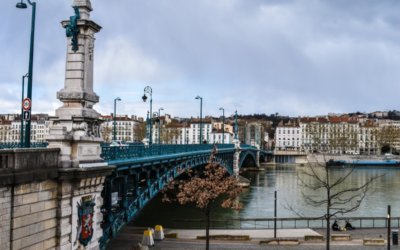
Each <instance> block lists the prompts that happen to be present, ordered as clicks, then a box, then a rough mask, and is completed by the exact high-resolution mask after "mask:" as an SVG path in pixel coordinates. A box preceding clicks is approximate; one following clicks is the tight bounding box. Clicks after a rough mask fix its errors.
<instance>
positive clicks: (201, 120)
mask: <svg viewBox="0 0 400 250" xmlns="http://www.w3.org/2000/svg"><path fill="white" fill-rule="evenodd" d="M195 99H198V100H200V140H199V144H202V143H203V97H201V96H196V98H195Z"/></svg>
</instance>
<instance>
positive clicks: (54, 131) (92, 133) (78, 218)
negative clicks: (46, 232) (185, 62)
mask: <svg viewBox="0 0 400 250" xmlns="http://www.w3.org/2000/svg"><path fill="white" fill-rule="evenodd" d="M73 7H74V10H75V15H74V16H71V17H70V19H69V20H68V21H62V22H61V24H62V27H64V28H66V29H67V30H68V32H67V33H68V34H69V35H71V34H73V35H72V36H71V37H69V38H67V39H66V41H67V56H66V67H65V82H64V88H62V89H61V90H60V91H58V92H57V98H58V99H59V100H60V101H61V102H62V103H63V104H62V106H61V107H60V108H58V109H56V112H55V114H56V116H55V118H53V126H52V127H51V128H50V134H49V136H48V138H47V141H48V142H49V147H50V148H60V150H61V151H60V159H59V164H58V167H59V170H58V173H59V177H58V190H57V199H58V206H57V220H58V222H57V234H56V237H57V244H56V249H99V239H100V237H101V236H102V235H103V231H102V228H101V227H100V225H101V222H102V221H103V215H102V213H101V207H102V205H103V199H102V197H101V191H102V190H103V186H104V180H105V176H106V175H108V174H111V172H112V170H113V168H112V167H110V166H107V165H108V164H107V163H106V162H104V161H103V159H102V158H101V157H100V155H101V145H100V143H101V142H102V138H101V136H100V131H99V127H100V120H99V116H100V114H99V113H97V112H96V110H94V109H93V106H94V105H95V104H96V103H98V102H99V97H98V96H97V95H96V93H95V92H94V89H93V85H94V84H93V60H94V41H95V34H96V33H97V32H99V31H100V29H101V27H100V26H99V25H98V24H96V23H95V22H93V21H92V20H90V12H91V11H92V5H91V2H90V0H74V1H73ZM71 13H73V12H72V9H71ZM72 41H74V44H75V41H76V45H77V46H76V47H75V46H72V44H71V43H72Z"/></svg>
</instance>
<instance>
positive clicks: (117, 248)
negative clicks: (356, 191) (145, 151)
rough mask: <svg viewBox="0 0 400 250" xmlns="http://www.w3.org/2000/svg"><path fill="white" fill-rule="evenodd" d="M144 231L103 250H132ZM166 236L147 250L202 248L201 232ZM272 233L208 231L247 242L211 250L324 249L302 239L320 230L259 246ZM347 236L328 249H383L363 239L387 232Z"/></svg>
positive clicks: (129, 231) (283, 232) (286, 233)
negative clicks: (241, 237) (240, 236)
mask: <svg viewBox="0 0 400 250" xmlns="http://www.w3.org/2000/svg"><path fill="white" fill-rule="evenodd" d="M143 230H144V228H137V227H133V226H130V225H128V226H126V227H125V228H123V229H122V231H121V232H120V233H119V234H118V236H117V238H115V239H114V240H112V241H111V242H110V243H109V245H108V247H107V249H110V250H132V249H133V247H134V246H135V245H137V244H138V243H139V242H141V240H142V235H143ZM164 233H165V234H167V235H173V236H175V235H176V238H166V239H165V240H163V241H156V243H155V246H154V247H152V248H151V249H204V246H205V242H204V240H197V237H198V236H204V235H205V230H178V229H165V231H164ZM273 233H274V231H273V230H271V229H267V230H211V232H210V235H225V236H228V235H231V236H235V235H236V236H238V235H242V236H243V235H248V236H249V238H250V239H249V240H237V241H236V240H232V238H233V237H231V238H230V240H227V241H224V240H211V241H210V242H211V244H210V246H211V249H230V250H233V249H324V246H325V242H324V241H311V242H309V241H305V240H304V236H306V235H314V236H322V237H325V230H323V229H317V230H313V229H280V230H278V231H277V236H278V237H279V238H281V239H296V240H297V241H298V243H297V244H295V245H293V242H294V241H292V242H287V244H284V243H283V244H282V245H268V244H260V242H262V241H266V240H268V239H272V238H273ZM344 233H346V234H349V235H350V239H351V240H346V241H333V242H332V244H331V246H332V249H365V248H368V249H387V246H386V245H383V246H364V243H363V240H364V239H367V238H376V239H384V240H386V237H387V234H386V233H387V230H386V229H384V228H382V229H356V230H353V231H347V232H344ZM391 249H400V247H399V246H392V247H391Z"/></svg>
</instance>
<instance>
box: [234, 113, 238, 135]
mask: <svg viewBox="0 0 400 250" xmlns="http://www.w3.org/2000/svg"><path fill="white" fill-rule="evenodd" d="M237 139H238V120H237V110H236V111H235V140H237Z"/></svg>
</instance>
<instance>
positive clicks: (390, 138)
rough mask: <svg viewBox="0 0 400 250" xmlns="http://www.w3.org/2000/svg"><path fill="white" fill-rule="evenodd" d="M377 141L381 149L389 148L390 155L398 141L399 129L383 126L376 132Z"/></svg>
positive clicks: (399, 138)
mask: <svg viewBox="0 0 400 250" xmlns="http://www.w3.org/2000/svg"><path fill="white" fill-rule="evenodd" d="M377 141H378V144H379V146H380V149H382V148H383V147H384V146H386V147H389V149H390V153H392V150H393V148H394V147H395V146H396V144H397V143H398V142H399V141H400V128H398V127H395V126H393V125H389V126H384V127H382V128H381V129H380V130H378V132H377Z"/></svg>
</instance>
